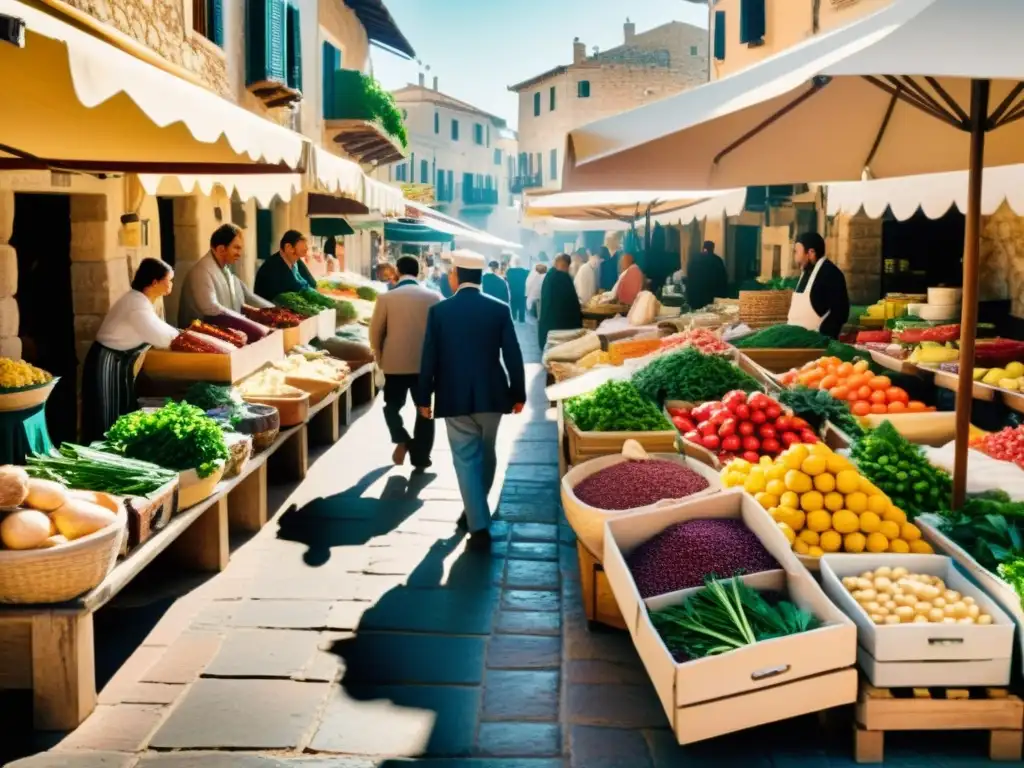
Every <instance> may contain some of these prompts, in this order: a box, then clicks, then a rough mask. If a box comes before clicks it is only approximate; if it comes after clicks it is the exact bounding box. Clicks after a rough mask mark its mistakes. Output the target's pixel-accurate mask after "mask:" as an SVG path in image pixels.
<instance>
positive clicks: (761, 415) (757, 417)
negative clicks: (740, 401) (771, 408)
mask: <svg viewBox="0 0 1024 768" xmlns="http://www.w3.org/2000/svg"><path fill="white" fill-rule="evenodd" d="M750 420H751V421H752V422H754V423H755V424H764V423H765V422H766V421H768V417H767V416H766V415H765V412H764V411H751V412H750Z"/></svg>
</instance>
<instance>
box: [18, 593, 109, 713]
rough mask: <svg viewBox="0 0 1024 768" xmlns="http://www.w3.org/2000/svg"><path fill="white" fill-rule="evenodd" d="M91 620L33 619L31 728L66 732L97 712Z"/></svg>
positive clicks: (85, 615) (67, 616) (72, 617)
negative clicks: (94, 711) (33, 725)
mask: <svg viewBox="0 0 1024 768" xmlns="http://www.w3.org/2000/svg"><path fill="white" fill-rule="evenodd" d="M94 658H95V649H94V647H93V633H92V614H91V613H82V614H77V615H75V614H57V613H40V614H37V615H35V616H33V617H32V697H33V712H34V719H35V727H36V729H37V730H40V731H70V730H73V729H75V728H77V727H78V726H79V724H81V722H82V721H83V720H85V718H87V717H88V716H89V714H90V713H91V712H92V711H93V710H94V709H95V708H96V669H95V664H94Z"/></svg>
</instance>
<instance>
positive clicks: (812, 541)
mask: <svg viewBox="0 0 1024 768" xmlns="http://www.w3.org/2000/svg"><path fill="white" fill-rule="evenodd" d="M796 537H797V538H798V539H799V540H800V541H802V542H803V543H804V544H806V545H807V546H809V547H813V546H816V545H817V544H818V534H817V533H815V532H814V531H811V530H807V531H800V533H798V534H797V535H796Z"/></svg>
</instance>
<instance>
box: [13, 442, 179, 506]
mask: <svg viewBox="0 0 1024 768" xmlns="http://www.w3.org/2000/svg"><path fill="white" fill-rule="evenodd" d="M26 464H27V465H28V466H27V467H26V468H25V469H26V471H27V472H28V473H29V474H30V475H31V476H32V477H39V478H43V479H44V480H55V481H56V482H58V483H63V484H64V485H66V486H67V487H68V488H76V489H78V490H82V491H105V492H107V493H113V494H116V495H118V496H145V495H147V494H149V493H152V492H153V491H155V490H156V489H158V488H160V487H161V486H162V485H166V484H167V483H169V482H171V481H172V480H174V479H175V478H176V477H177V476H178V473H177V472H174V471H172V470H169V469H164V468H163V467H159V466H157V465H156V464H151V463H149V462H145V461H135V460H133V459H128V458H125V457H124V456H118V455H117V454H114V453H106V452H104V451H99V450H96V449H94V448H86V447H85V446H83V445H75V444H74V443H63V444H62V445H61V446H60V450H59V451H54V452H51V453H48V454H45V455H44V454H38V453H37V454H35V455H33V456H29V457H28V459H27V460H26Z"/></svg>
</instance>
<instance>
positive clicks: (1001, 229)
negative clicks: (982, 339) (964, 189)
mask: <svg viewBox="0 0 1024 768" xmlns="http://www.w3.org/2000/svg"><path fill="white" fill-rule="evenodd" d="M978 281H979V285H978V290H979V294H978V295H979V297H980V298H981V300H982V301H1000V300H1006V299H1010V300H1011V302H1012V306H1011V309H1010V312H1011V313H1012V314H1013V315H1014V317H1024V218H1022V217H1020V216H1018V215H1017V214H1016V213H1014V212H1013V210H1012V209H1011V208H1010V207H1009V206H1008V205H1006V203H1003V205H1002V207H1001V208H999V210H998V211H996V212H995V213H994V214H992V215H991V216H985V217H983V218H982V222H981V254H980V264H979V271H978Z"/></svg>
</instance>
